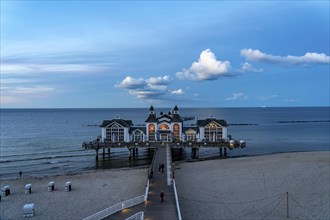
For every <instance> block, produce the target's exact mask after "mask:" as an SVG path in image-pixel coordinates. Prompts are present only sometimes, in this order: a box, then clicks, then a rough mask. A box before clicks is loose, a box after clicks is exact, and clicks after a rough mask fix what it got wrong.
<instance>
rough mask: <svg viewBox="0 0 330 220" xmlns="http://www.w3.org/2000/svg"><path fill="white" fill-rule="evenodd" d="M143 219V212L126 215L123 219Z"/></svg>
mask: <svg viewBox="0 0 330 220" xmlns="http://www.w3.org/2000/svg"><path fill="white" fill-rule="evenodd" d="M143 219H144V212H142V211H141V212H138V213H136V214H134V215H132V216H131V217H128V218H127V219H125V220H143Z"/></svg>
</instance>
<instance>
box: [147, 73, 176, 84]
mask: <svg viewBox="0 0 330 220" xmlns="http://www.w3.org/2000/svg"><path fill="white" fill-rule="evenodd" d="M146 81H147V83H149V84H151V85H167V84H169V83H170V82H171V79H170V77H169V76H168V75H165V76H163V77H162V76H158V77H150V78H149V79H147V80H146Z"/></svg>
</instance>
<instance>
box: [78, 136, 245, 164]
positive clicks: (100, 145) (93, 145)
mask: <svg viewBox="0 0 330 220" xmlns="http://www.w3.org/2000/svg"><path fill="white" fill-rule="evenodd" d="M165 145H166V146H168V147H169V148H179V149H184V148H190V149H191V157H192V158H193V159H198V157H199V149H200V148H219V156H221V157H222V156H224V157H227V150H228V149H229V150H231V149H234V148H243V147H245V142H238V141H218V142H206V141H205V142H192V141H189V142H101V141H100V140H99V139H96V140H94V141H91V142H84V143H83V144H82V147H83V149H85V150H91V149H93V150H95V153H96V155H95V159H96V160H98V159H99V153H100V151H101V150H102V156H103V157H105V152H106V151H108V153H110V152H111V148H127V149H128V150H129V159H132V158H134V157H135V155H136V154H137V153H138V149H139V148H144V149H148V148H152V149H156V148H161V147H162V146H165Z"/></svg>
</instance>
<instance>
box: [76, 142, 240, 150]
mask: <svg viewBox="0 0 330 220" xmlns="http://www.w3.org/2000/svg"><path fill="white" fill-rule="evenodd" d="M166 145H169V146H170V147H171V148H185V147H189V148H201V147H228V148H237V147H245V142H244V143H243V142H239V141H234V140H231V141H226V140H219V141H180V142H161V141H158V142H142V141H140V142H135V141H131V142H108V141H104V142H102V141H99V140H93V141H87V142H84V143H82V148H83V149H85V150H88V149H100V148H135V147H142V148H157V147H162V146H166Z"/></svg>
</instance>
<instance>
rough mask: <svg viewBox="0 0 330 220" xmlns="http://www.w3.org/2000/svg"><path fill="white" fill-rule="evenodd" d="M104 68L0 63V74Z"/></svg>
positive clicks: (87, 70)
mask: <svg viewBox="0 0 330 220" xmlns="http://www.w3.org/2000/svg"><path fill="white" fill-rule="evenodd" d="M102 70H104V68H102V67H98V66H93V65H86V64H25V63H16V64H6V63H2V65H1V74H25V73H64V72H71V73H88V72H97V71H102Z"/></svg>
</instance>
